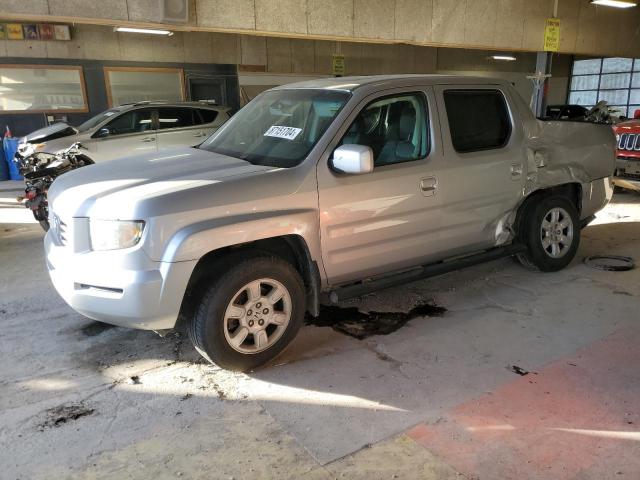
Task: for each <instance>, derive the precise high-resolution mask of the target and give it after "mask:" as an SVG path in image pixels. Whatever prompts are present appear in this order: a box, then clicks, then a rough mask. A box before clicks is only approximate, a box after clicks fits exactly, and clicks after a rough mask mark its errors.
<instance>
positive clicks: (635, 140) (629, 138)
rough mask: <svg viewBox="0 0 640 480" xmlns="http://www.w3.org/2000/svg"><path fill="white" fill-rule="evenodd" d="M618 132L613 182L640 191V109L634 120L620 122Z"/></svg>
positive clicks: (617, 127)
mask: <svg viewBox="0 0 640 480" xmlns="http://www.w3.org/2000/svg"><path fill="white" fill-rule="evenodd" d="M613 130H614V132H615V133H616V139H617V142H618V143H617V148H616V171H615V175H614V178H613V183H614V185H615V186H616V187H621V188H627V189H629V190H635V191H637V192H640V109H639V110H636V111H635V114H634V116H633V120H627V121H626V122H621V123H618V124H617V125H614V127H613Z"/></svg>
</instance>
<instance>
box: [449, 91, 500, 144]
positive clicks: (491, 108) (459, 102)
mask: <svg viewBox="0 0 640 480" xmlns="http://www.w3.org/2000/svg"><path fill="white" fill-rule="evenodd" d="M444 103H445V107H446V109H447V117H448V119H449V131H450V132H451V142H452V143H453V148H455V149H456V151H458V152H461V153H464V152H475V151H480V150H490V149H496V148H502V147H504V146H505V145H506V144H507V142H508V141H509V137H510V136H511V129H512V127H511V117H510V115H509V110H508V108H507V102H506V101H505V98H504V95H503V94H502V92H500V91H498V90H484V89H482V90H481V89H477V90H473V89H468V90H445V92H444Z"/></svg>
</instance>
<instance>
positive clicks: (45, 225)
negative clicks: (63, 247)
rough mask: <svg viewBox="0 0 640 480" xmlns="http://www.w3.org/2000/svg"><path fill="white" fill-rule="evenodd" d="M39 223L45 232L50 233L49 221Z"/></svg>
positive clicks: (39, 221)
mask: <svg viewBox="0 0 640 480" xmlns="http://www.w3.org/2000/svg"><path fill="white" fill-rule="evenodd" d="M38 223H39V224H40V226H41V227H42V229H43V230H44V231H45V232H48V231H49V220H38Z"/></svg>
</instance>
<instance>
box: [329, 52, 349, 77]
mask: <svg viewBox="0 0 640 480" xmlns="http://www.w3.org/2000/svg"><path fill="white" fill-rule="evenodd" d="M345 70H346V67H345V63H344V55H334V56H333V62H332V67H331V71H332V72H333V74H334V75H344V72H345Z"/></svg>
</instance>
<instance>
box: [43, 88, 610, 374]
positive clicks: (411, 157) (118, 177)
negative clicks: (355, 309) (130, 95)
mask: <svg viewBox="0 0 640 480" xmlns="http://www.w3.org/2000/svg"><path fill="white" fill-rule="evenodd" d="M614 149H615V138H614V134H613V132H612V131H611V127H610V126H608V125H595V124H588V123H578V122H553V121H551V122H543V121H539V120H536V119H535V118H534V116H533V115H532V114H531V112H530V110H529V108H528V107H527V105H526V104H525V103H524V101H523V100H522V99H521V98H520V97H519V95H518V94H517V93H516V91H515V90H514V89H513V88H512V86H511V85H510V84H509V83H506V82H503V81H499V80H491V79H485V78H482V79H480V78H471V77H453V76H436V75H399V76H377V77H376V76H374V77H351V78H348V77H347V78H332V79H323V80H317V81H311V82H304V83H298V84H294V85H287V86H283V87H278V88H275V89H272V90H269V91H267V92H264V93H263V94H261V95H260V96H258V97H257V98H255V99H254V100H253V101H252V102H250V103H249V104H248V105H247V106H246V107H244V108H243V109H242V110H241V111H240V112H239V113H238V114H237V115H236V116H234V117H233V118H231V120H230V121H228V122H227V123H226V124H225V125H224V126H223V127H222V128H221V129H220V130H218V131H217V132H216V133H215V134H214V135H213V136H212V137H210V138H209V139H207V140H206V141H205V142H204V143H203V144H202V145H201V146H200V147H199V148H182V149H174V150H167V151H164V152H161V153H154V154H149V155H140V156H138V157H135V158H132V157H130V158H127V159H123V160H114V161H112V162H106V163H103V164H101V165H95V166H92V167H91V168H82V169H79V170H76V171H73V172H70V173H68V174H65V175H63V176H61V177H60V178H58V179H57V180H56V181H55V182H54V183H53V186H52V187H51V190H50V191H49V201H50V207H51V208H50V223H51V226H52V228H51V229H50V231H49V232H48V233H47V235H46V238H45V248H46V257H47V266H48V269H49V273H50V275H51V279H52V280H53V284H54V285H55V287H56V289H57V291H58V292H59V293H60V295H61V296H62V297H63V298H64V299H65V300H66V301H67V303H69V305H71V307H73V308H74V309H75V310H77V311H78V312H80V313H81V314H83V315H86V316H87V317H90V318H93V319H97V320H100V321H104V322H108V323H113V324H116V325H122V326H127V327H133V328H140V329H149V330H155V331H158V332H160V333H162V331H166V330H169V329H173V328H176V327H177V326H178V324H179V323H180V322H183V321H184V322H187V325H186V327H187V329H188V332H189V335H190V337H191V339H192V341H193V343H194V345H195V347H196V348H197V350H198V351H199V352H200V353H201V354H202V355H203V356H204V357H205V358H207V359H208V360H210V361H212V362H214V363H216V364H218V365H220V366H222V367H225V368H229V369H235V370H249V369H252V368H255V367H257V366H259V365H261V364H263V363H265V362H266V361H268V360H270V359H272V358H273V357H274V356H275V355H277V354H278V353H279V352H280V351H282V349H283V348H284V347H285V346H286V345H287V344H288V343H289V342H291V340H292V339H293V338H294V336H295V335H296V333H297V331H298V330H299V328H300V326H301V325H302V324H303V320H304V316H305V313H306V312H309V313H310V314H311V315H317V314H318V312H319V305H320V302H321V301H333V302H337V301H340V300H342V299H345V298H349V297H355V296H359V295H362V294H364V293H366V292H368V291H371V290H374V289H380V288H386V287H389V286H392V285H396V284H399V283H401V282H407V281H411V280H415V279H419V278H425V277H428V276H433V275H437V274H441V273H445V272H448V271H451V270H455V269H458V268H462V267H465V266H470V265H473V264H477V263H480V262H484V261H489V260H493V259H497V258H500V257H505V256H514V257H516V258H517V259H518V260H519V261H520V262H521V263H522V264H524V265H525V266H527V267H533V268H538V269H540V270H543V271H556V270H559V269H561V268H563V267H565V266H567V265H568V264H569V263H570V262H571V260H572V259H573V257H574V255H575V253H576V250H577V248H578V244H579V241H580V229H581V228H582V227H584V226H585V225H587V224H588V222H589V221H590V220H591V219H592V218H593V215H594V214H595V213H596V212H597V211H598V210H600V209H601V208H602V207H604V206H605V205H606V204H607V202H608V201H609V200H610V198H611V195H612V190H613V189H612V186H611V176H612V173H613V170H614V167H615V155H614ZM179 319H180V321H179Z"/></svg>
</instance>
